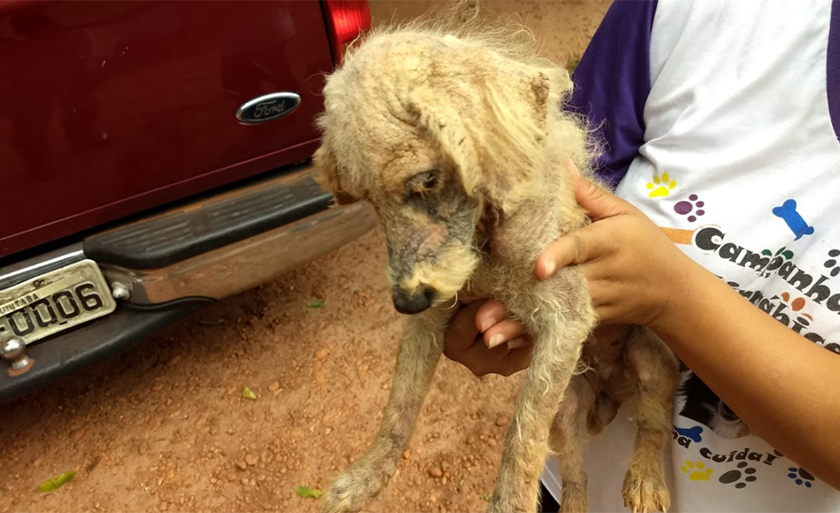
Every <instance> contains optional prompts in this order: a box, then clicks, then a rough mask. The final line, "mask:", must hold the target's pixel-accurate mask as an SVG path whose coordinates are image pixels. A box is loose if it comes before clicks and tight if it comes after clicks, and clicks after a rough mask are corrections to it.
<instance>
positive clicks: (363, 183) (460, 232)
mask: <svg viewBox="0 0 840 513" xmlns="http://www.w3.org/2000/svg"><path fill="white" fill-rule="evenodd" d="M521 35H522V33H521V32H518V33H517V32H508V31H507V30H504V29H498V28H496V29H493V30H485V29H482V28H481V27H480V26H479V25H478V23H473V24H467V25H465V26H462V27H458V28H456V29H447V28H444V27H442V26H441V25H440V24H437V25H435V24H426V25H423V24H417V25H410V26H402V27H390V28H383V29H378V30H376V31H374V32H372V33H370V34H369V35H368V36H367V37H365V38H364V40H362V41H361V42H360V43H359V44H358V45H357V47H356V48H354V49H351V51H350V52H349V53H348V55H347V56H346V58H345V62H344V64H343V65H342V67H341V68H340V69H339V70H337V71H335V72H334V73H333V74H332V75H330V76H329V77H328V80H327V84H326V87H325V88H324V100H325V112H324V114H323V116H322V117H321V118H320V120H319V126H320V128H321V130H322V132H323V140H322V141H323V142H322V146H321V148H319V150H318V151H317V153H316V155H315V160H316V164H317V166H318V167H319V169H320V170H321V178H320V179H321V183H322V185H324V186H325V187H326V188H328V189H329V190H331V191H333V193H334V194H335V197H336V201H337V202H338V203H346V202H349V201H354V200H366V201H369V202H370V203H371V204H373V206H374V207H375V209H376V211H377V212H378V215H379V217H380V220H381V222H382V225H383V227H384V230H385V234H386V238H387V246H388V254H389V268H390V278H391V281H392V285H393V301H394V305H395V307H396V309H397V310H398V311H400V312H402V313H405V314H411V315H410V316H409V317H408V320H407V325H406V328H405V332H404V335H403V338H402V341H401V342H400V349H399V355H398V358H397V366H396V372H395V375H394V381H393V384H392V386H391V395H390V398H389V400H388V405H387V407H386V409H385V412H384V416H383V419H382V425H381V429H380V432H379V434H378V435H377V437H376V439H375V440H374V442H373V444H372V445H371V446H370V448H369V449H368V451H367V452H366V453H365V454H364V455H363V456H361V458H359V459H358V460H357V461H356V462H355V463H353V465H352V466H350V468H348V469H347V470H346V471H345V472H344V473H343V474H341V475H340V476H339V477H338V479H337V480H336V481H335V483H333V484H332V486H331V487H330V489H329V490H328V491H327V493H326V494H325V495H324V497H323V499H322V500H323V504H322V506H323V507H322V511H324V512H355V511H358V510H359V509H361V508H362V507H363V506H364V504H365V503H366V501H367V500H369V499H371V498H373V497H375V496H376V495H377V494H378V493H379V492H380V490H381V489H382V487H383V486H384V485H385V484H386V483H387V481H388V480H389V478H390V477H391V476H392V475H393V473H394V470H395V468H396V461H397V459H398V457H399V455H400V454H402V451H403V450H404V448H405V446H406V445H407V443H408V441H409V439H410V437H411V434H412V431H413V428H414V423H415V420H416V417H417V414H418V412H419V411H420V408H421V406H422V403H423V401H424V398H425V396H426V392H427V390H428V388H429V383H430V381H431V379H432V376H433V374H434V370H435V367H436V365H437V362H438V361H439V359H440V357H441V354H442V351H443V333H444V330H445V328H446V326H447V323H448V322H449V320H450V318H451V317H452V315H453V314H454V313H455V310H456V308H455V304H456V303H457V295H458V294H459V292H469V293H470V294H471V295H479V294H480V295H486V296H489V297H493V298H496V299H498V300H499V301H501V302H502V303H503V304H504V305H506V307H507V309H508V311H509V312H510V315H511V316H512V317H514V318H516V319H517V320H519V321H520V322H521V323H523V325H524V326H525V327H526V328H527V331H528V333H529V335H530V337H531V338H532V340H533V341H534V354H533V360H532V362H531V365H530V367H529V369H528V371H527V378H526V380H525V383H524V386H523V389H522V391H521V394H520V396H519V400H518V402H517V404H516V407H515V414H514V416H513V420H512V422H511V424H510V428H509V430H508V433H507V437H506V439H505V443H504V452H503V455H502V461H501V469H500V473H499V476H498V480H497V483H496V488H495V491H494V493H493V496H492V499H491V501H490V505H489V510H488V511H493V512H499V513H511V512H533V511H535V510H536V509H537V501H538V494H539V481H538V479H539V475H540V472H541V469H542V468H543V464H544V461H545V457H546V455H547V452H548V450H549V449H550V450H552V451H554V452H555V453H556V454H557V455H558V456H559V460H560V462H561V473H562V480H563V495H562V501H561V502H562V509H563V511H586V509H587V489H586V487H587V478H586V475H585V472H584V467H583V447H582V443H583V442H582V433H580V430H579V426H578V424H579V423H583V422H584V417H585V423H586V426H587V428H588V430H589V432H590V433H597V432H599V431H600V430H601V429H603V427H604V426H605V425H606V424H608V423H609V422H610V421H611V420H612V418H613V417H614V416H615V414H616V410H617V408H618V406H619V405H620V404H621V403H622V402H624V401H628V400H631V399H632V400H636V401H637V404H638V407H637V408H636V418H637V424H638V435H637V438H636V443H635V449H634V452H633V456H632V459H631V461H630V462H629V470H628V471H627V474H626V479H625V482H624V487H623V490H622V494H623V497H624V501H625V504H626V505H627V506H628V507H630V508H631V509H632V510H634V511H645V512H646V511H655V510H661V511H665V509H666V508H667V507H668V506H669V503H670V496H669V492H668V489H667V487H666V484H665V481H664V477H663V474H664V472H663V448H664V445H665V443H666V442H667V441H668V439H669V437H670V436H671V401H672V396H673V394H674V391H675V388H676V384H677V372H678V367H677V362H676V359H675V358H674V356H673V355H672V354H671V353H670V352H669V351H668V349H667V348H666V346H665V345H664V344H663V343H662V342H661V341H660V340H658V339H657V338H656V337H655V336H654V335H653V334H652V333H650V332H648V331H647V330H645V329H642V328H639V327H635V326H609V327H601V328H599V329H598V330H597V332H595V334H594V336H593V330H594V329H595V325H596V317H595V313H594V310H593V308H592V306H591V301H590V299H589V296H588V292H587V286H586V282H585V280H584V279H583V276H582V274H581V272H580V270H579V269H578V268H576V267H573V266H572V267H568V268H564V269H561V270H560V271H558V272H557V273H556V274H555V275H554V276H553V277H552V278H551V279H548V280H545V281H542V280H539V279H537V277H536V276H535V273H534V262H535V261H536V259H537V257H538V256H539V255H540V253H541V252H542V251H543V250H544V249H545V247H546V246H548V245H549V244H550V243H551V242H553V241H554V240H556V239H557V238H558V237H559V236H560V235H561V234H563V233H567V232H569V231H572V230H574V229H576V228H579V227H581V226H583V225H585V224H586V223H587V222H588V220H587V216H586V213H585V212H584V211H583V210H582V209H581V208H580V207H579V206H578V205H577V203H576V202H575V198H574V191H573V185H572V180H571V177H570V175H569V173H568V171H567V168H566V166H567V163H568V161H571V162H573V163H574V164H575V165H576V166H577V168H578V169H580V170H581V172H582V173H583V174H585V176H590V174H591V173H590V171H589V169H590V165H591V164H590V162H591V160H592V157H593V154H592V153H593V152H592V151H590V150H589V148H590V145H589V144H588V142H587V136H586V134H587V131H586V130H585V126H584V124H583V123H582V122H581V121H580V120H578V119H576V118H574V117H572V116H570V115H568V114H565V113H564V112H563V111H562V110H561V109H560V105H561V102H562V101H563V100H564V98H565V97H566V95H568V94H569V93H570V91H571V89H572V82H571V80H570V77H569V74H568V73H567V72H566V71H565V70H564V69H563V68H562V67H560V66H557V65H555V64H552V63H551V62H548V61H546V60H543V59H539V58H537V57H535V56H534V52H533V51H532V50H531V49H530V47H529V46H528V45H523V44H521V43H515V42H514V41H515V39H517V36H521ZM520 39H521V38H520ZM576 371H577V372H576ZM561 402H562V404H561ZM616 493H618V491H616Z"/></svg>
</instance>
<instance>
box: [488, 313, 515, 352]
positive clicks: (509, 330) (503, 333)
mask: <svg viewBox="0 0 840 513" xmlns="http://www.w3.org/2000/svg"><path fill="white" fill-rule="evenodd" d="M524 335H525V329H524V328H523V327H522V325H521V324H519V323H518V322H516V321H514V320H511V319H505V320H503V321H501V322H499V323H498V324H495V325H493V327H492V328H490V329H488V330H487V331H485V332H484V343H485V344H486V345H487V347H488V348H490V349H493V348H494V347H498V346H500V345H502V344H504V343H506V342H512V341H513V340H514V339H515V338H518V337H522V336H524Z"/></svg>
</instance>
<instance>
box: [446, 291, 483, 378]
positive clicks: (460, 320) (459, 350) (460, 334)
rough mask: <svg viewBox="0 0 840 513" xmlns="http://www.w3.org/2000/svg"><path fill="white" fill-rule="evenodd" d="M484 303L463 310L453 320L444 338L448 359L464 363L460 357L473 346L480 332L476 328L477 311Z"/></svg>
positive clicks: (471, 305) (472, 304) (477, 303)
mask: <svg viewBox="0 0 840 513" xmlns="http://www.w3.org/2000/svg"><path fill="white" fill-rule="evenodd" d="M484 303H485V302H484V301H476V302H474V303H470V304H468V305H467V306H465V307H463V308H461V310H460V311H459V312H458V313H456V314H455V315H454V316H453V317H452V320H451V321H449V327H448V328H447V329H446V333H445V334H444V336H443V344H444V350H445V353H446V356H447V358H449V359H451V360H455V361H456V362H459V363H462V364H463V363H464V362H463V361H461V360H460V359H459V357H460V355H461V354H463V353H464V352H466V351H467V349H469V347H470V346H472V345H473V344H474V343H475V341H476V338H478V335H479V331H478V329H476V327H475V317H476V315H475V314H476V311H478V309H479V308H480V307H481V306H482V305H483V304H484Z"/></svg>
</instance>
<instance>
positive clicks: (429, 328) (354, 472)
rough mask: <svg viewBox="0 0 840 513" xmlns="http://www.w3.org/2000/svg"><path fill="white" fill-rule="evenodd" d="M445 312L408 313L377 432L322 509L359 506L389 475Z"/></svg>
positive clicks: (407, 433) (438, 347) (438, 345)
mask: <svg viewBox="0 0 840 513" xmlns="http://www.w3.org/2000/svg"><path fill="white" fill-rule="evenodd" d="M450 317H451V313H450V312H447V311H446V310H444V309H442V308H433V309H431V310H427V311H426V312H423V313H421V314H417V315H414V316H412V317H409V319H408V322H407V324H406V327H405V331H404V332H403V337H402V340H401V341H400V348H399V353H398V354H397V366H396V371H395V373H394V379H393V383H392V385H391V395H390V397H389V398H388V405H387V406H386V407H385V411H384V413H383V416H382V424H381V427H380V429H379V434H378V435H377V436H376V439H375V440H374V441H373V443H372V444H371V445H370V447H369V448H368V450H367V452H365V454H364V455H362V457H361V458H359V459H358V460H356V461H355V462H354V463H353V464H352V465H351V466H350V467H349V468H348V469H347V470H345V471H344V472H343V473H342V474H341V475H340V476H339V477H338V478H337V479H336V480H335V482H334V483H333V484H332V486H331V487H330V488H329V490H327V492H326V493H325V494H324V497H323V503H322V506H321V511H322V512H323V513H338V512H342V513H344V512H355V511H359V510H360V509H361V508H362V507H363V506H364V505H365V503H366V502H367V501H368V500H369V499H371V498H373V497H376V496H377V495H378V494H379V492H380V490H381V489H382V487H383V486H385V484H387V482H388V480H389V479H390V478H391V476H393V475H394V470H395V469H396V465H397V459H398V458H399V456H400V455H401V454H402V452H403V450H404V448H405V446H406V445H407V444H408V441H409V439H410V438H411V434H412V432H413V431H414V423H415V420H416V418H417V414H418V413H419V412H420V408H421V407H422V406H423V401H424V400H425V398H426V393H427V392H428V390H429V384H430V383H431V381H432V377H433V376H434V373H435V368H436V367H437V363H438V361H439V360H440V356H441V354H442V353H443V334H444V331H445V329H446V325H447V323H448V322H449V318H450Z"/></svg>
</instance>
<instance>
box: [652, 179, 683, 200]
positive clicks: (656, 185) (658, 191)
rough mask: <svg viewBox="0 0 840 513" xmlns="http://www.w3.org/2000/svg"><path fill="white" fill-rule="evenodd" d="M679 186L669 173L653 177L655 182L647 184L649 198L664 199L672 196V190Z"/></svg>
mask: <svg viewBox="0 0 840 513" xmlns="http://www.w3.org/2000/svg"><path fill="white" fill-rule="evenodd" d="M676 186H677V181H676V180H672V179H671V177H670V176H668V173H662V177H661V178H660V176H659V175H653V180H652V181H650V182H648V183H647V188H648V190H649V191H650V192H649V193H648V198H664V197H665V196H669V195H670V194H671V190H672V189H674V188H675V187H676Z"/></svg>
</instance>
